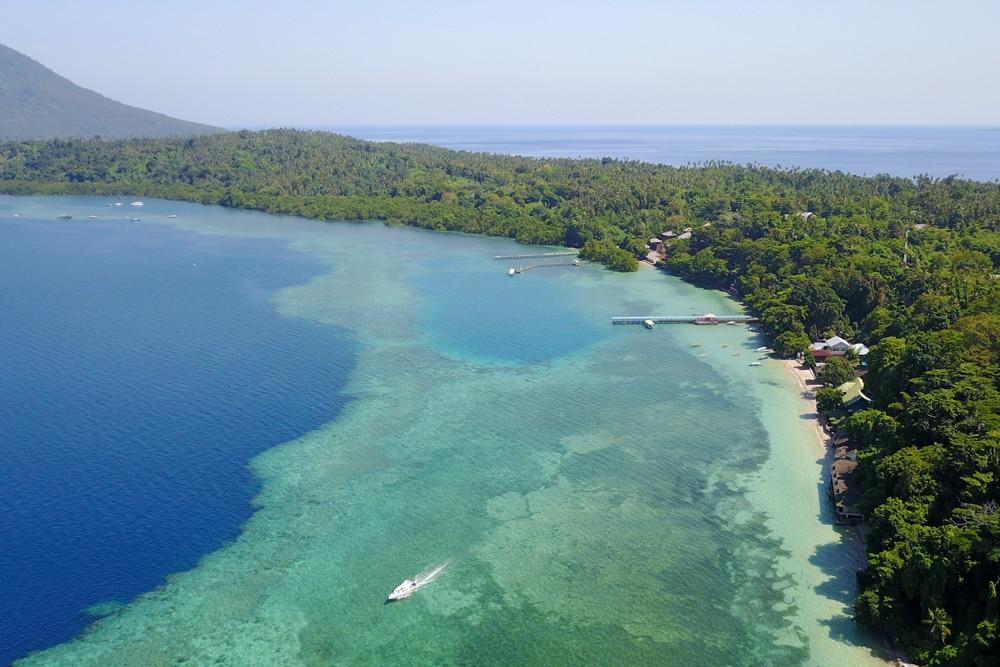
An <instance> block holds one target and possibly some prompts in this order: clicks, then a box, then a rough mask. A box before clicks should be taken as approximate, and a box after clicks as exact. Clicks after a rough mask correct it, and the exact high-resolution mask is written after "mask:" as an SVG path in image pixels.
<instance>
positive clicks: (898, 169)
mask: <svg viewBox="0 0 1000 667" xmlns="http://www.w3.org/2000/svg"><path fill="white" fill-rule="evenodd" d="M323 129H327V130H331V131H334V132H340V133H343V134H349V135H351V136H355V137H359V138H362V139H372V140H377V141H412V142H418V143H425V144H435V145H438V146H445V147H447V148H454V149H457V150H467V151H483V152H489V153H510V154H516V155H529V156H534V157H587V158H601V157H616V158H629V159H632V160H641V161H643V162H655V163H660V164H670V165H686V164H695V163H702V162H708V161H711V160H722V161H727V162H735V163H738V164H746V163H756V164H761V165H768V166H781V167H803V168H820V169H830V170H840V171H844V172H848V173H853V174H862V175H865V174H867V175H873V174H883V173H885V174H891V175H893V176H902V177H907V178H909V177H913V176H917V175H921V174H927V175H930V176H934V177H939V178H944V177H946V176H951V175H955V174H957V175H960V176H963V177H965V178H970V179H975V180H984V181H993V180H997V179H1000V126H994V127H971V126H970V127H916V126H907V127H891V126H831V127H823V126H771V125H753V126H723V125H705V126H526V125H519V126H475V125H470V126H411V127H404V126H348V125H345V126H331V127H325V128H323Z"/></svg>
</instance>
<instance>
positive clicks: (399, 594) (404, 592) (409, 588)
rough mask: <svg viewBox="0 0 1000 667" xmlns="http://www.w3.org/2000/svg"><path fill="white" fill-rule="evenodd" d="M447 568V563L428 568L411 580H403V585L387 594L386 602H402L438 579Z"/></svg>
mask: <svg viewBox="0 0 1000 667" xmlns="http://www.w3.org/2000/svg"><path fill="white" fill-rule="evenodd" d="M446 567H448V563H441V564H440V565H435V566H434V567H431V568H428V569H426V570H424V571H423V572H419V573H418V574H415V575H414V576H413V578H412V579H404V580H403V583H401V584H400V585H399V586H396V587H395V588H394V589H392V592H391V593H389V597H388V601H389V602H393V601H394V600H402V599H403V598H408V597H410V596H411V595H413V594H414V593H416V592H417V591H419V590H420V589H421V588H423V587H424V586H426V585H427V584H429V583H431V582H432V581H434V580H435V579H437V578H438V575H439V574H441V572H443V571H444V569H445V568H446Z"/></svg>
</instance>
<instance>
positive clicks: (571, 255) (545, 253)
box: [493, 252, 579, 259]
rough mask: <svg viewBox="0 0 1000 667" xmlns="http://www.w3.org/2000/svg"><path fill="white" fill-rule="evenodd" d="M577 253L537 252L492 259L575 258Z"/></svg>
mask: <svg viewBox="0 0 1000 667" xmlns="http://www.w3.org/2000/svg"><path fill="white" fill-rule="evenodd" d="M577 254H579V253H577V252H539V253H534V254H530V255H497V256H495V257H494V258H493V259H535V258H537V257H575V256H576V255H577Z"/></svg>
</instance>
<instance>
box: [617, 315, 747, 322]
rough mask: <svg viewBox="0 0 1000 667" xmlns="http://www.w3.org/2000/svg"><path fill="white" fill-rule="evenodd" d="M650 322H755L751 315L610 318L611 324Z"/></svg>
mask: <svg viewBox="0 0 1000 667" xmlns="http://www.w3.org/2000/svg"><path fill="white" fill-rule="evenodd" d="M646 320H652V321H653V322H654V323H655V324H675V323H685V322H686V323H691V324H694V323H700V324H727V323H729V322H740V323H743V322H756V321H757V318H756V317H754V316H752V315H711V316H706V315H641V316H639V317H612V318H611V324H643V323H645V322H646Z"/></svg>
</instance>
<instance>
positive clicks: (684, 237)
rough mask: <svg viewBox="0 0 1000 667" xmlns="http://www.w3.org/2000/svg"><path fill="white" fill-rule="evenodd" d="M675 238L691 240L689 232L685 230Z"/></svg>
mask: <svg viewBox="0 0 1000 667" xmlns="http://www.w3.org/2000/svg"><path fill="white" fill-rule="evenodd" d="M677 238H678V239H689V238H691V231H690V230H687V231H685V232H684V233H683V234H681V235H679V236H678V237H677Z"/></svg>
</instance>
